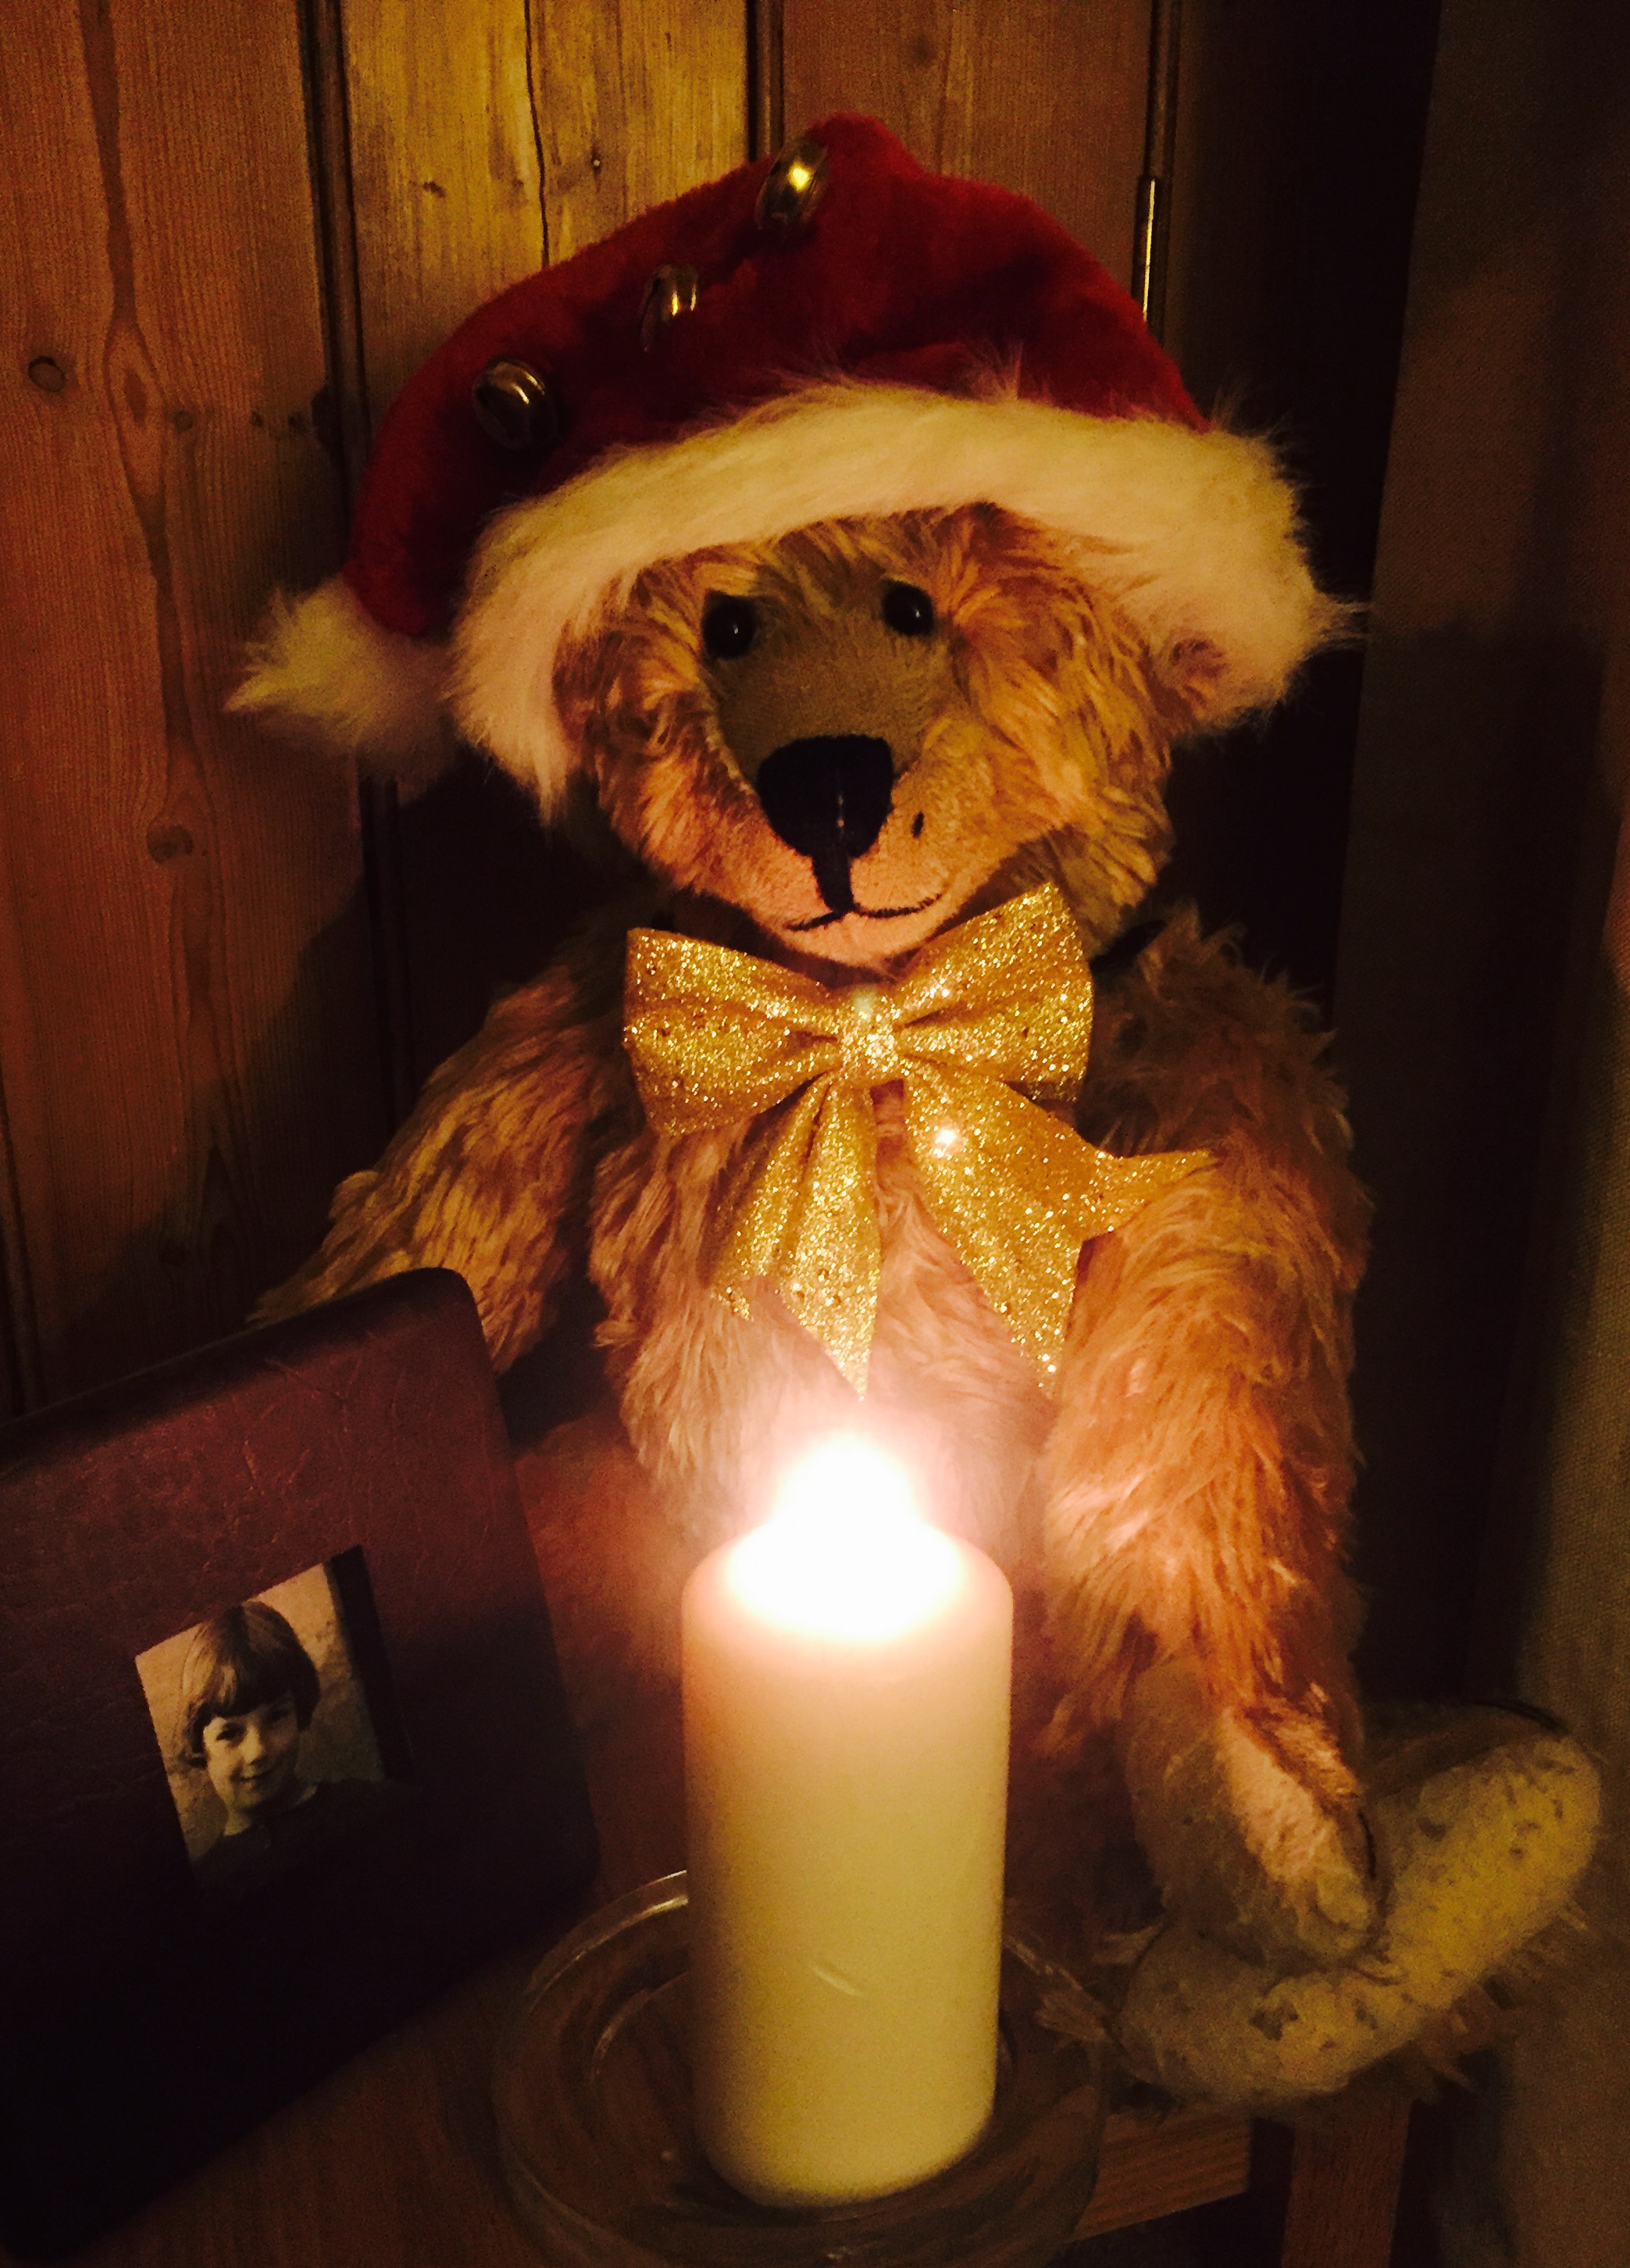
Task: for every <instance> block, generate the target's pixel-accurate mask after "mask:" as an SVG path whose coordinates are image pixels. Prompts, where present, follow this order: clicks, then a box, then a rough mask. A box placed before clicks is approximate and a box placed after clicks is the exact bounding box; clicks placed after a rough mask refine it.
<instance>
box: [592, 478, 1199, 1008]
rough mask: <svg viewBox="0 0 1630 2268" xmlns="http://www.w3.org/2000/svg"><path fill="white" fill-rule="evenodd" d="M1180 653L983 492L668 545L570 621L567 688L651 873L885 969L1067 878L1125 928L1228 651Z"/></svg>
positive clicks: (610, 808)
mask: <svg viewBox="0 0 1630 2268" xmlns="http://www.w3.org/2000/svg"><path fill="white" fill-rule="evenodd" d="M1163 665H1164V666H1162V662H1159V661H1157V659H1156V658H1155V657H1154V654H1152V652H1150V649H1149V646H1148V644H1147V641H1146V639H1145V638H1144V637H1142V636H1140V633H1139V630H1138V629H1137V628H1136V626H1135V625H1134V623H1133V622H1132V620H1131V618H1130V617H1129V616H1128V615H1126V614H1125V612H1124V611H1123V610H1122V609H1121V608H1119V607H1117V605H1116V603H1115V602H1114V600H1112V599H1110V597H1109V596H1107V595H1106V594H1105V593H1103V591H1102V590H1095V588H1094V587H1093V585H1092V584H1091V583H1090V582H1089V581H1088V579H1087V578H1086V577H1085V576H1084V575H1083V573H1082V572H1081V567H1080V565H1079V563H1073V562H1072V560H1071V559H1070V558H1069V557H1068V556H1067V555H1066V551H1065V549H1064V548H1063V547H1062V546H1061V545H1060V544H1059V543H1058V541H1057V540H1056V539H1055V538H1054V537H1053V536H1052V535H1051V534H1049V533H1048V532H1047V531H1046V530H1044V528H1042V527H1037V526H1036V525H1035V524H1034V523H1032V522H1029V521H1027V520H1025V519H1021V518H1019V517H1017V516H1016V515H1014V513H1012V512H1005V511H1003V510H1001V509H1000V508H999V507H997V506H993V505H985V504H980V505H968V506H963V507H962V508H960V509H957V510H955V511H948V512H944V511H942V512H905V513H900V514H896V515H894V516H891V517H876V518H859V519H834V520H829V521H824V522H821V523H818V524H816V525H815V526H814V527H805V528H800V529H799V530H797V531H795V532H793V534H788V535H785V536H784V537H782V538H780V539H779V540H778V541H772V542H765V543H756V544H747V543H743V544H736V545H728V546H722V547H718V548H715V549H707V550H703V551H698V552H694V553H691V554H690V555H689V556H686V557H684V558H682V559H670V560H664V561H661V562H660V563H656V564H655V565H653V566H651V567H649V568H647V569H646V570H645V571H644V572H643V573H642V574H640V575H639V576H638V578H637V579H636V580H635V582H634V584H633V586H632V588H631V591H630V593H628V596H627V597H626V599H625V600H623V601H622V602H621V603H620V604H619V605H616V606H615V607H613V608H609V609H608V610H607V612H606V613H605V614H604V615H602V616H601V619H599V620H598V621H597V622H595V623H594V625H593V626H592V627H591V628H589V629H587V630H585V631H583V632H581V633H579V634H578V635H576V636H574V637H569V638H568V639H567V640H566V641H565V642H564V645H563V648H562V652H561V655H560V658H559V660H558V662H557V668H556V674H555V688H554V690H555V701H556V704H557V710H558V712H559V714H560V717H561V719H562V722H563V724H564V729H565V734H566V737H567V739H568V740H569V741H570V743H571V745H572V748H573V750H574V751H575V752H576V754H577V756H578V759H579V762H580V763H581V765H582V766H583V768H584V770H585V771H586V774H587V776H588V777H589V779H590V780H591V781H592V784H593V788H594V794H595V797H596V799H597V800H598V803H599V806H600V807H601V811H602V812H603V814H604V815H605V817H606V818H607V820H608V821H609V823H610V825H611V827H612V828H613V829H614V830H615V831H616V835H617V836H619V838H620V839H621V841H622V842H623V844H624V845H625V846H626V847H627V848H628V849H629V850H630V851H632V852H633V853H634V855H635V856H636V858H638V859H639V860H640V862H641V863H642V864H643V865H645V867H646V868H647V869H648V870H650V871H651V872H652V873H655V874H658V875H660V877H661V878H662V879H663V880H666V881H667V882H668V883H671V884H672V885H673V886H675V888H677V889H679V890H681V891H683V892H685V893H687V894H690V895H695V896H697V897H702V898H708V899H713V900H717V901H720V902H724V903H725V904H727V905H729V906H732V907H734V908H737V909H740V910H741V912H743V913H745V914H746V915H747V916H748V917H749V919H750V920H751V921H752V922H753V924H755V925H756V928H757V929H758V930H760V931H761V932H764V933H765V934H766V935H767V936H769V937H771V938H772V939H774V940H775V941H776V943H777V944H778V946H780V947H781V948H782V949H783V950H784V951H785V952H786V953H789V954H793V955H801V956H806V957H808V958H810V959H812V960H817V961H830V962H835V963H838V964H841V965H845V966H849V967H855V968H878V967H882V966H886V965H887V964H888V963H889V961H892V960H893V959H895V958H896V957H897V956H898V955H899V954H903V953H906V952H909V951H911V949H913V948H914V947H915V946H918V945H919V944H921V943H922V942H923V941H924V940H925V939H927V938H929V937H931V936H933V935H935V934H936V933H937V932H939V931H940V929H942V928H944V927H945V926H947V925H948V924H949V923H951V922H953V921H955V919H957V918H959V917H962V916H963V914H965V913H966V912H968V911H969V910H970V909H976V908H977V906H978V905H979V904H981V903H982V902H988V901H990V900H993V899H994V898H996V897H999V896H1003V895H1008V894H1010V892H1011V891H1012V889H1013V888H1014V887H1019V886H1022V885H1025V884H1028V883H1029V882H1031V881H1034V880H1039V879H1042V878H1044V877H1047V878H1051V879H1054V880H1059V881H1060V882H1062V883H1063V884H1064V885H1065V886H1066V890H1067V893H1068V895H1070V897H1071V899H1072V902H1073V904H1074V905H1075V907H1076V909H1077V912H1078V915H1079V916H1080V917H1081V922H1082V925H1083V929H1084V931H1085V932H1086V934H1087V937H1088V942H1089V943H1091V944H1098V943H1102V942H1103V941H1105V940H1107V939H1109V938H1110V936H1112V935H1113V934H1114V932H1115V930H1116V929H1117V926H1118V925H1119V923H1120V920H1121V918H1122V917H1123V916H1124V914H1125V910H1126V909H1127V908H1129V907H1130V906H1132V905H1134V904H1135V903H1136V902H1138V900H1139V899H1140V898H1141V897H1142V896H1143V895H1144V894H1145V893H1146V892H1147V889H1148V888H1149V887H1150V885H1151V883H1152V882H1153V881H1154V876H1155V874H1156V873H1157V871H1158V868H1159V865H1160V863H1161V860H1162V856H1163V854H1164V851H1165V849H1166V844H1167V824H1166V816H1165V810H1164V805H1163V801H1162V789H1163V785H1164V782H1165V777H1166V769H1167V762H1168V755H1169V748H1170V746H1171V742H1172V740H1173V738H1174V737H1175V736H1176V734H1177V733H1181V732H1183V731H1184V730H1185V729H1187V728H1188V727H1190V726H1191V725H1192V724H1193V723H1194V721H1195V718H1196V716H1197V714H1198V713H1199V712H1200V711H1202V710H1203V706H1204V703H1205V700H1206V694H1207V689H1208V686H1209V682H1210V679H1211V675H1212V668H1213V657H1212V656H1211V655H1210V653H1209V652H1208V650H1207V649H1206V646H1205V645H1204V644H1203V643H1202V642H1199V641H1197V642H1195V643H1194V644H1191V645H1190V646H1188V647H1187V648H1184V649H1183V650H1181V651H1179V652H1176V654H1173V655H1168V656H1166V657H1163Z"/></svg>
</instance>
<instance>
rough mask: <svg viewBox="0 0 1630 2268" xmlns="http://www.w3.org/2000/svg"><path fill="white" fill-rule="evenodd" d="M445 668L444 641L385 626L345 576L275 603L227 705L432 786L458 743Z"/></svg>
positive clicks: (370, 764) (380, 768)
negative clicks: (445, 703) (446, 701)
mask: <svg viewBox="0 0 1630 2268" xmlns="http://www.w3.org/2000/svg"><path fill="white" fill-rule="evenodd" d="M446 666H447V649H446V644H444V643H443V641H442V640H440V639H439V638H412V637H402V636H401V635H400V634H399V633H398V632H396V631H395V630H386V629H384V628H383V626H382V625H381V624H380V623H379V622H375V620H374V619H373V616H372V615H371V614H369V613H368V611H367V610H366V608H365V607H364V606H363V605H362V603H361V601H360V600H358V599H357V598H356V596H355V595H354V594H353V593H352V592H351V590H350V586H349V585H347V584H346V583H345V581H344V580H343V578H342V577H340V576H338V575H336V576H335V577H334V578H332V579H331V580H330V581H328V582H327V583H323V584H320V585H319V586H318V587H317V589H316V590H314V591H308V592H307V593H306V595H305V597H304V598H300V599H290V598H286V597H284V594H283V593H281V592H279V593H278V594H277V597H276V598H274V599H273V600H272V602H271V605H270V607H269V608H268V610H267V614H266V619H265V621H264V622H262V625H261V631H260V636H259V637H258V638H257V639H256V641H255V643H254V645H253V646H251V648H250V649H249V652H248V656H247V666H246V669H245V673H244V676H243V680H242V681H241V683H240V685H239V686H238V688H237V689H236V690H235V691H234V692H233V693H232V695H231V696H229V698H228V700H227V703H226V706H227V707H228V708H229V709H234V710H238V711H243V712H245V713H247V715H250V716H259V717H265V718H270V719H271V720H273V721H275V722H276V723H277V724H278V725H281V726H282V727H283V728H284V730H285V731H286V732H288V733H290V734H291V736H292V737H293V738H296V739H301V740H315V741H318V742H320V743H321V745H322V746H323V747H327V748H330V749H334V750H336V751H337V752H338V753H340V754H341V755H350V756H355V757H356V758H357V760H358V762H359V763H361V764H363V765H364V766H365V767H366V768H367V769H368V770H372V771H380V772H388V773H390V774H392V775H394V776H395V777H397V778H399V779H403V780H409V781H417V782H421V783H424V782H428V781H430V780H431V779H433V778H434V777H436V775H437V774H438V773H439V772H440V771H443V770H446V766H447V764H448V763H449V762H451V760H452V758H453V756H454V752H455V750H456V747H457V739H456V736H455V734H454V727H453V725H452V721H451V719H450V718H448V717H447V715H446V711H445V710H444V709H443V707H442V694H443V689H444V681H445V679H446Z"/></svg>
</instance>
